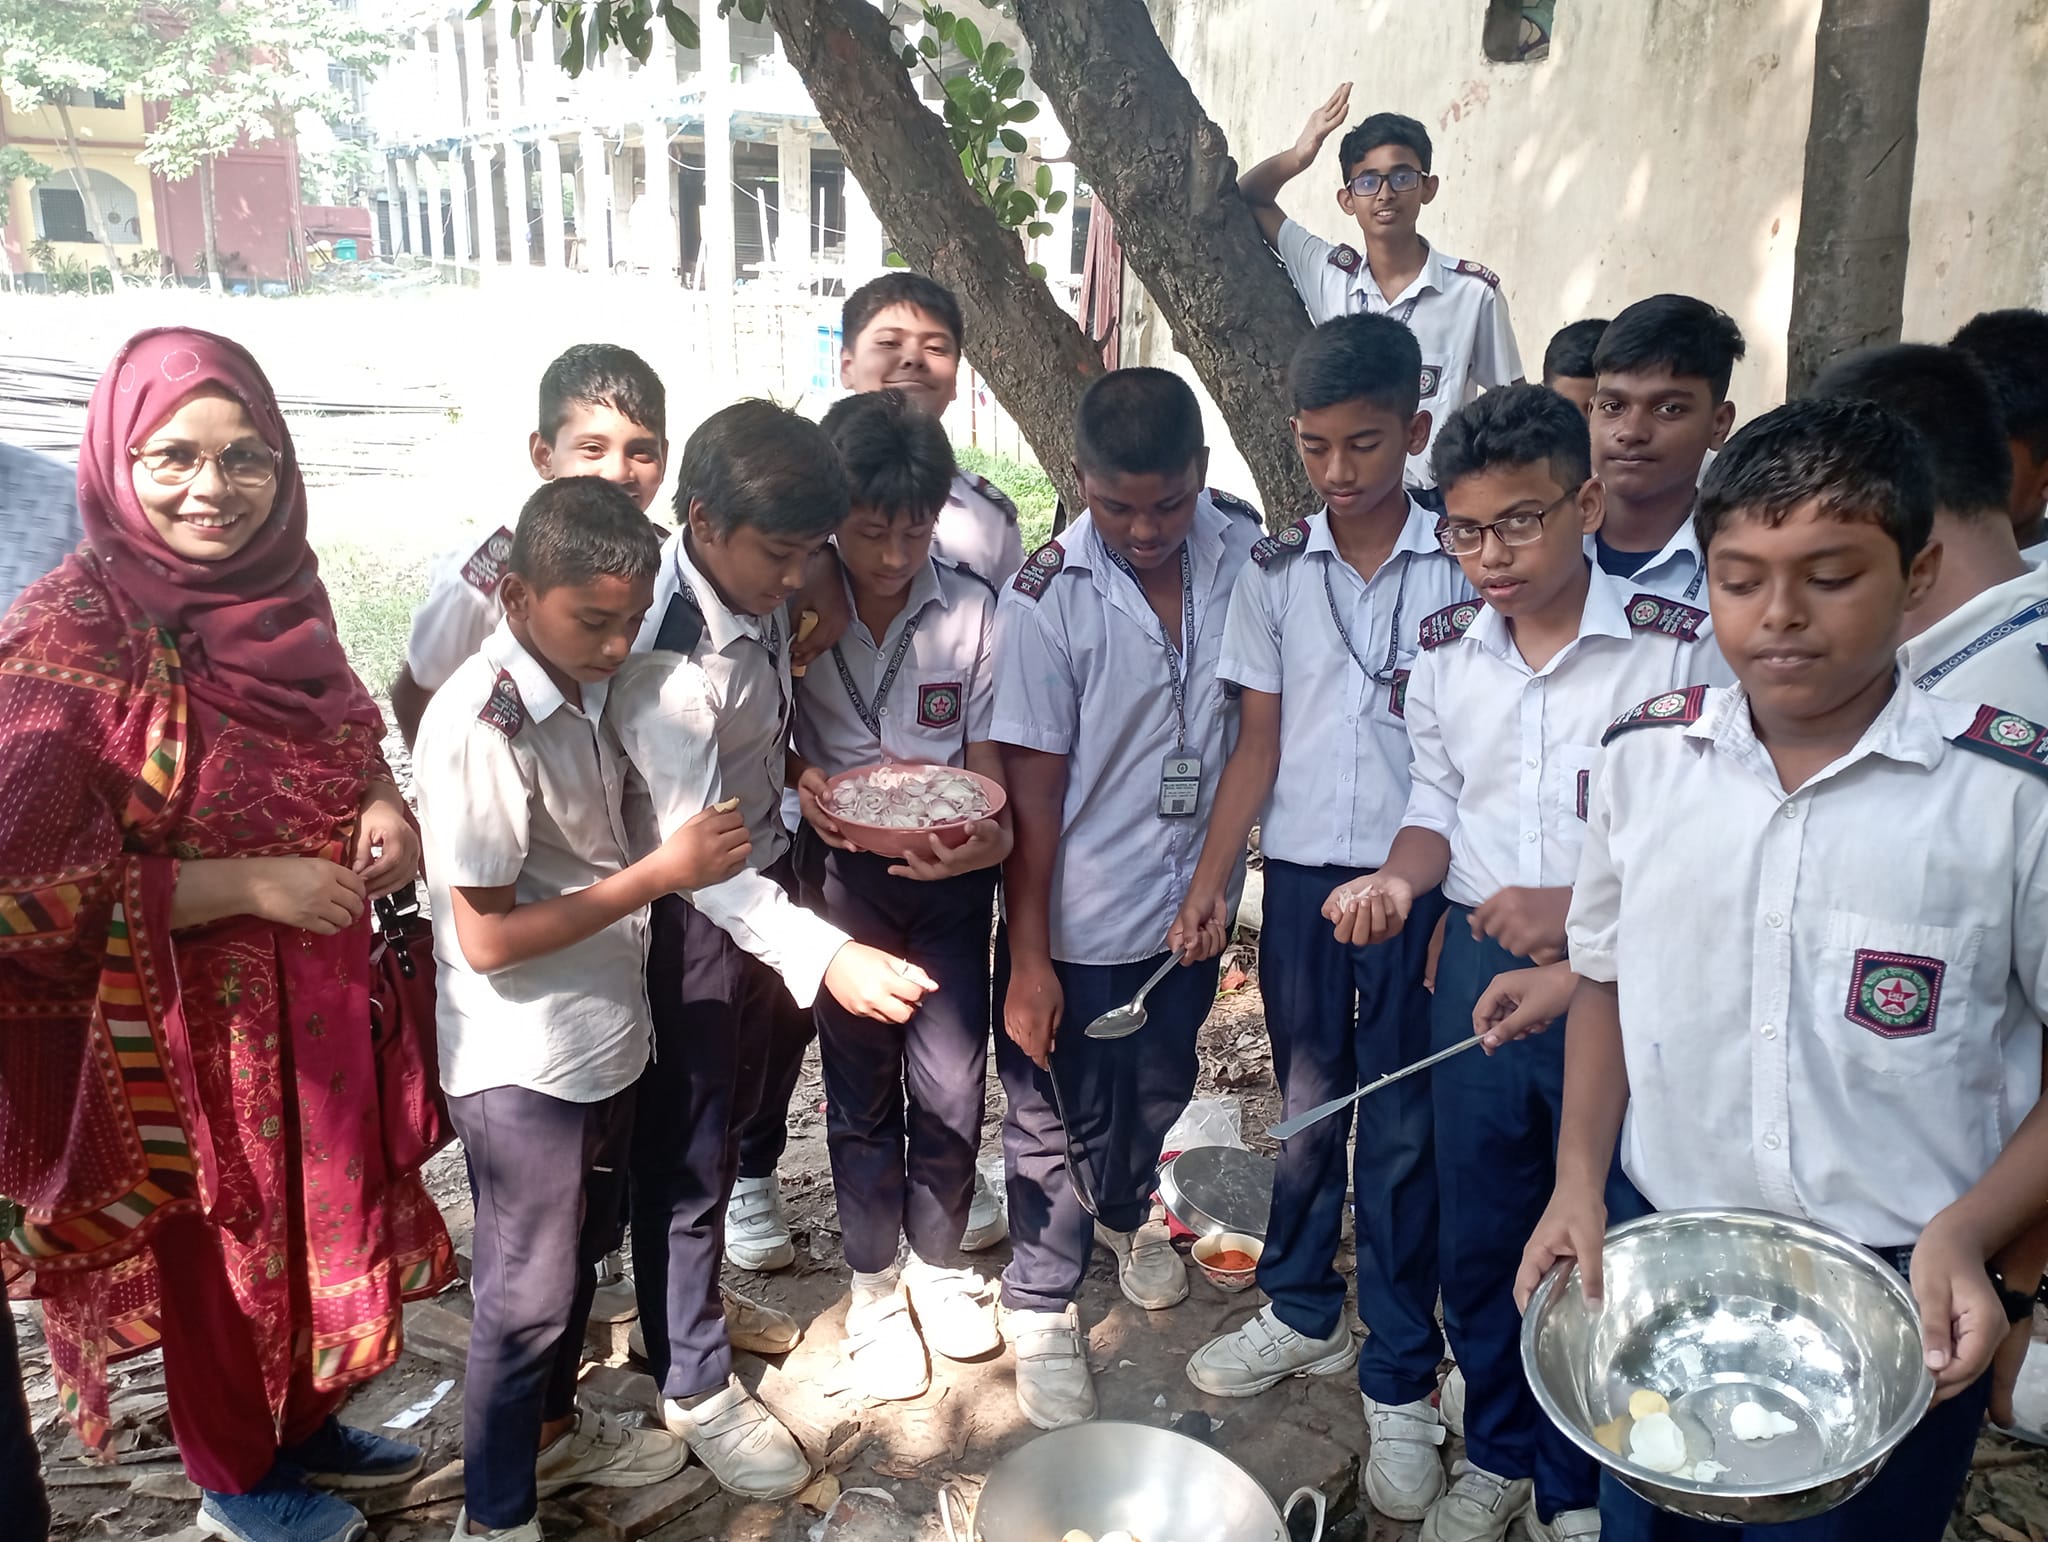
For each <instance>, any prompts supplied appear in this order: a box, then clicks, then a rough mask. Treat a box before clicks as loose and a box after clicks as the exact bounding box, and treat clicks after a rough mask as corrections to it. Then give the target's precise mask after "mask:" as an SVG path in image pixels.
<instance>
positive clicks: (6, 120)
mask: <svg viewBox="0 0 2048 1542" xmlns="http://www.w3.org/2000/svg"><path fill="white" fill-rule="evenodd" d="M71 126H72V129H73V130H74V131H75V132H76V134H77V136H78V153H79V159H80V160H82V161H84V162H85V166H86V169H87V170H88V171H98V172H102V173H104V174H105V175H107V176H110V177H113V178H114V179H115V180H117V181H118V182H120V183H121V184H122V185H123V186H125V187H126V188H127V189H128V190H129V192H131V193H133V194H134V195H135V217H136V223H137V225H138V227H139V229H140V238H139V239H137V240H134V241H116V242H115V245H114V251H115V253H116V255H118V256H120V257H122V258H127V257H130V256H133V255H134V254H135V253H136V252H139V251H142V250H144V249H146V248H149V247H153V246H155V245H156V244H157V235H156V199H155V196H154V193H153V190H152V188H151V186H150V177H149V168H148V167H146V166H144V165H143V164H142V163H141V162H140V161H138V160H137V159H136V157H137V156H138V155H139V154H140V153H141V150H142V135H143V119H142V99H141V98H140V97H139V96H135V95H132V94H131V95H130V96H129V97H128V98H127V100H126V101H125V102H124V103H123V104H122V105H121V106H120V107H119V108H118V109H116V108H107V107H73V108H72V109H71ZM0 142H4V143H6V144H10V145H13V146H15V147H16V148H18V149H20V150H23V151H25V152H26V153H27V154H29V155H33V156H34V157H35V158H36V159H37V160H39V161H41V162H42V163H43V164H44V165H46V166H49V167H52V168H54V172H53V174H52V175H51V176H50V177H49V178H48V179H47V181H46V184H45V185H47V186H55V187H65V188H68V187H70V186H71V185H72V181H71V160H70V157H69V156H68V155H67V154H66V153H65V150H64V125H63V121H62V120H61V119H60V117H59V116H58V114H57V110H56V109H55V108H54V107H42V108H36V109H33V110H29V111H23V110H21V109H19V108H17V107H15V106H14V105H13V104H12V103H10V102H8V101H7V100H6V98H5V97H4V96H0ZM5 212H6V216H7V236H8V241H7V244H8V246H9V248H10V249H11V250H12V251H15V252H19V253H20V257H19V259H18V261H19V264H20V266H21V267H22V268H23V269H24V270H26V271H31V272H33V271H35V268H36V263H35V259H34V258H32V257H30V256H29V255H28V252H29V247H30V245H31V244H32V243H33V242H34V241H35V240H36V239H37V237H36V215H35V189H34V188H33V187H32V186H31V185H30V184H29V183H27V182H24V181H20V180H17V181H16V182H15V183H14V185H13V186H12V188H10V189H9V192H8V197H7V201H6V209H5ZM52 245H53V246H54V247H55V249H56V251H57V253H58V255H59V256H68V257H75V258H77V259H78V260H80V261H81V262H83V263H85V264H86V266H87V267H93V268H98V267H104V266H106V254H105V253H104V252H103V251H102V250H101V249H100V245H99V243H98V242H96V241H57V242H53V243H52Z"/></svg>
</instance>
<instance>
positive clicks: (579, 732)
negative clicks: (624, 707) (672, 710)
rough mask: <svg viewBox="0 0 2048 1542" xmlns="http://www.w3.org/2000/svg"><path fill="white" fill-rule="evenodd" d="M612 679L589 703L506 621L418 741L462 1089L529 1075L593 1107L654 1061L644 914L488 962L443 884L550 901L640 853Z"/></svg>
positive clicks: (440, 1000) (445, 1025) (448, 1068)
mask: <svg viewBox="0 0 2048 1542" xmlns="http://www.w3.org/2000/svg"><path fill="white" fill-rule="evenodd" d="M605 696H606V687H605V686H604V685H603V684H595V685H585V686H583V687H582V702H581V705H578V704H576V703H573V702H571V701H569V700H568V699H567V698H565V697H564V696H563V695H562V692H561V690H560V689H559V688H558V687H557V686H556V685H555V683H554V681H553V680H551V679H550V678H549V677H548V673H547V671H546V669H544V668H543V667H542V666H541V663H540V661H539V660H538V659H536V658H535V657H534V656H533V655H532V654H530V653H528V652H527V651H526V649H525V648H523V647H522V646H520V643H519V641H518V639H517V638H515V637H514V636H513V635H512V631H511V628H510V627H509V626H506V625H502V624H501V625H500V626H499V627H498V628H497V630H495V631H494V632H492V633H491V634H490V635H489V636H488V637H486V638H485V639H484V643H483V646H482V648H480V649H479V650H478V651H477V652H476V653H473V654H472V655H470V657H469V658H468V659H466V660H464V661H463V663H462V664H461V665H459V666H458V667H457V669H456V671H455V673H454V674H453V675H452V676H450V677H449V679H448V681H447V682H446V683H445V684H444V685H443V686H442V687H441V689H440V690H438V691H437V692H436V693H435V695H434V699H433V701H432V703H430V704H429V706H428V708H427V713H426V717H425V719H424V720H423V721H422V723H421V724H420V735H419V743H418V745H417V746H416V747H415V748H414V750H413V761H412V763H413V781H414V791H415V793H416V794H417V795H418V798H419V807H420V828H421V830H422V831H423V833H424V838H425V867H426V873H427V887H428V891H429V893H430V895H431V896H432V900H433V907H434V914H435V915H436V916H439V917H441V918H442V919H441V922H440V924H439V925H437V926H436V927H435V928H434V958H435V962H436V963H437V964H438V965H439V968H440V975H439V990H438V993H437V1005H436V1012H435V1021H436V1026H437V1028H438V1030H439V1039H440V1050H441V1084H442V1086H443V1087H444V1088H445V1089H446V1090H447V1091H448V1092H449V1093H450V1094H451V1095H453V1096H457V1097H461V1096H465V1095H467V1094H469V1093H475V1092H482V1091H485V1090H486V1089H488V1088H491V1087H525V1088H527V1089H529V1090H531V1091H534V1092H543V1093H546V1094H547V1095H548V1096H549V1097H554V1098H561V1099H563V1100H564V1101H565V1102H570V1103H595V1102H597V1101H599V1100H600V1099H602V1098H608V1097H610V1096H611V1095H612V1094H613V1093H615V1092H618V1091H620V1090H621V1089H623V1088H625V1087H629V1086H631V1085H632V1083H633V1081H634V1080H635V1078H637V1077H638V1076H639V1074H640V1071H641V1068H642V1067H643V1066H644V1065H645V1064H646V1063H647V1046H648V1041H649V1036H650V1034H651V1032H652V1018H651V1017H650V1016H649V1013H648V1007H647V994H646V989H645V986H644V984H643V976H644V973H645V968H646V960H647V912H646V911H645V910H644V909H642V910H636V911H634V912H633V913H632V914H630V915H627V916H623V917H621V918H620V919H618V920H616V921H614V922H612V924H611V925H609V926H607V927H606V928H604V930H603V931H600V932H598V933H596V934H595V935H593V936H590V937H586V938H585V939H584V940H583V941H581V942H577V943H572V944H570V945H569V946H568V947H566V948H561V949H558V950H556V951H555V952H553V953H546V954H543V955H541V956H540V957H538V958H531V959H527V960H526V961H524V962H523V963H518V964H513V965H510V966H508V967H506V968H504V969H497V970H493V971H491V972H490V973H488V974H485V973H482V972H480V971H478V970H476V969H473V968H472V967H471V966H470V964H469V961H468V959H467V958H466V957H464V955H463V952H462V947H461V945H460V943H458V942H457V940H456V933H455V923H454V914H455V912H454V908H453V903H452V900H451V897H450V891H451V890H453V889H456V888H484V889H494V888H501V887H503V886H505V885H507V884H510V885H511V886H512V891H513V896H514V899H515V901H516V902H517V903H518V904H522V905H530V904H535V903H538V902H539V901H541V900H548V899H555V898H557V897H559V896H561V895H563V894H569V893H573V892H575V891H576V890H578V889H587V888H589V887H590V886H591V885H592V884H594V883H597V882H598V881H599V880H601V879H604V878H607V877H609V876H611V875H612V874H613V873H617V872H620V871H622V870H623V869H624V868H626V867H627V866H629V865H630V864H631V862H632V855H631V851H630V846H629V843H628V840H627V835H626V827H625V820H624V814H623V809H622V795H623V790H624V784H625V776H626V761H625V756H624V754H623V752H622V750H621V748H620V745H619V742H618V739H617V738H616V737H615V736H614V735H613V734H612V732H611V731H610V730H609V728H607V727H606V725H605V723H604V709H605Z"/></svg>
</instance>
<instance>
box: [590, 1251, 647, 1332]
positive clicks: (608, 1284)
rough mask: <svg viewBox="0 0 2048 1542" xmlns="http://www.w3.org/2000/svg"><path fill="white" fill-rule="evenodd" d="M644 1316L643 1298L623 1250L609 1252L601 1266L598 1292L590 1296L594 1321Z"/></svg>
mask: <svg viewBox="0 0 2048 1542" xmlns="http://www.w3.org/2000/svg"><path fill="white" fill-rule="evenodd" d="M639 1315H640V1298H639V1296H638V1295H637V1294H636V1293H635V1291H634V1289H633V1277H632V1276H631V1275H630V1274H628V1273H627V1272H626V1255H625V1253H624V1252H623V1251H621V1252H617V1253H607V1254H605V1255H604V1257H603V1258H602V1259H600V1260H599V1261H598V1265H597V1294H596V1295H594V1296H592V1297H591V1298H590V1320H591V1321H592V1322H601V1323H614V1322H632V1321H634V1320H635V1319H637V1318H638V1317H639Z"/></svg>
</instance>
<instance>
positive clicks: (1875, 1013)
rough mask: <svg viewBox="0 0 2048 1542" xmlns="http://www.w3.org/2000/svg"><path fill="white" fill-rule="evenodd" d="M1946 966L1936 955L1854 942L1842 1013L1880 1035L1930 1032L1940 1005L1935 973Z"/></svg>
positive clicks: (1913, 1035) (1941, 972)
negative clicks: (1924, 955)
mask: <svg viewBox="0 0 2048 1542" xmlns="http://www.w3.org/2000/svg"><path fill="white" fill-rule="evenodd" d="M1947 971H1948V966H1947V965H1946V964H1944V963H1943V962H1942V961H1941V960H1940V959H1938V958H1921V957H1919V956H1917V955H1915V954H1912V953H1880V952H1878V951H1877V950H1876V949H1875V948H1858V949H1857V950H1856V963H1855V967H1854V968H1852V969H1851V970H1850V971H1849V1001H1848V1005H1847V1007H1846V1008H1845V1010H1844V1014H1843V1015H1844V1016H1846V1017H1847V1018H1848V1019H1849V1021H1850V1022H1852V1023H1854V1024H1855V1025H1856V1026H1857V1027H1859V1028H1868V1029H1869V1030H1870V1031H1871V1032H1872V1033H1874V1034H1876V1035H1877V1036H1878V1037H1879V1038H1880V1039H1917V1038H1919V1037H1920V1036H1921V1035H1923V1034H1929V1033H1932V1032H1934V1019H1935V1014H1936V1012H1937V1011H1939V1009H1940V1007H1941V977H1942V975H1944V974H1945V973H1947Z"/></svg>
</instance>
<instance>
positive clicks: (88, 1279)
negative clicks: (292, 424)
mask: <svg viewBox="0 0 2048 1542" xmlns="http://www.w3.org/2000/svg"><path fill="white" fill-rule="evenodd" d="M78 501H79V510H80V513H81V515H82V516H83V519H84V525H85V542H84V544H83V545H81V546H80V547H79V549H78V550H77V551H76V552H75V553H74V554H73V555H72V556H70V557H69V558H67V559H66V560H65V562H64V564H63V565H62V566H61V567H59V568H58V569H57V571H56V572H54V573H52V574H50V575H49V576H48V577H47V578H44V579H42V580H41V581H40V582H38V583H36V584H34V585H32V586H31V587H30V588H29V589H28V590H27V591H25V592H24V593H23V594H22V595H21V597H20V598H19V599H18V600H17V601H16V602H15V604H14V606H13V607H12V609H10V610H9V611H8V613H7V616H6V619H5V621H4V622H0V1195H5V1196H7V1197H8V1198H9V1199H10V1200H12V1201H14V1202H15V1203H16V1204H17V1205H18V1206H19V1208H20V1212H21V1214H20V1216H19V1219H18V1221H17V1223H16V1225H15V1227H14V1229H13V1231H12V1232H11V1234H9V1235H8V1236H7V1237H6V1238H5V1240H4V1244H0V1265H4V1267H5V1270H6V1272H7V1273H8V1275H9V1276H10V1277H11V1279H12V1280H13V1283H14V1288H15V1290H16V1292H17V1293H32V1294H34V1295H37V1296H39V1297H41V1298H42V1299H43V1302H44V1309H45V1323H46V1328H47V1333H48V1337H49V1347H50V1357H51V1362H52V1365H53V1367H54V1369H55V1370H56V1373H57V1376H58V1379H59V1382H60V1387H61V1390H62V1392H63V1394H64V1405H65V1408H66V1410H67V1412H68V1413H69V1414H70V1416H71V1418H72V1421H73V1423H74V1424H75V1426H76V1428H77V1430H78V1433H79V1435H80V1437H81V1439H83V1440H84V1442H85V1443H86V1445H87V1446H88V1447H90V1448H93V1449H95V1450H102V1451H103V1450H104V1449H105V1447H106V1443H107V1439H108V1433H109V1432H108V1419H107V1363H108V1361H109V1360H110V1359H113V1358H118V1357H119V1356H121V1355H124V1354H129V1353H134V1352H137V1351H140V1350H143V1349H147V1348H152V1347H157V1346H159V1345H160V1346H161V1347H162V1350H163V1356H164V1379H165V1384H166V1386H165V1390H166V1392H167V1393H168V1395H169V1398H170V1415H171V1427H172V1430H173V1432H174V1434H175V1435H176V1437H177V1441H178V1447H179V1450H180V1452H181V1454H182V1456H183V1458H184V1462H185V1468H186V1471H187V1472H188V1473H189V1474H190V1475H191V1477H192V1478H193V1480H194V1481H195V1482H196V1483H197V1484H198V1485H199V1487H200V1488H201V1489H202V1490H203V1491H205V1492H204V1497H203V1499H202V1501H201V1508H200V1524H201V1526H202V1527H203V1528H204V1529H205V1530H207V1531H209V1532H210V1533H212V1534H214V1535H217V1536H225V1537H231V1538H241V1539H246V1542H256V1539H259V1538H260V1539H262V1542H287V1539H288V1542H350V1539H352V1538H355V1537H358V1536H361V1535H362V1534H363V1533H364V1530H365V1527H364V1523H363V1520H362V1517H361V1516H360V1515H359V1514H358V1513H357V1512H356V1510H355V1509H354V1507H353V1506H350V1505H348V1504H345V1503H343V1502H342V1501H341V1500H339V1499H335V1498H333V1497H331V1496H330V1495H328V1494H326V1493H324V1492H322V1491H321V1490H322V1488H326V1487H333V1488H351V1487H357V1488H360V1487H370V1486H374V1485H376V1484H379V1483H383V1482H389V1481H393V1480H395V1479H398V1478H402V1477H405V1476H408V1475H410V1474H411V1473H412V1472H414V1471H416V1470H417V1469H418V1467H419V1465H420V1453H419V1452H418V1451H417V1450H416V1449H414V1448H413V1447H410V1446H402V1445H399V1444H398V1443H397V1442H393V1441H386V1440H383V1439H381V1438H379V1437H377V1436H374V1435H371V1434H369V1433H367V1432H365V1431H359V1430H353V1429H350V1428H349V1427H347V1426H344V1425H342V1424H340V1423H338V1422H337V1421H336V1420H335V1419H334V1417H333V1415H334V1411H335V1410H336V1409H337V1408H338V1407H339V1406H340V1404H341V1402H342V1400H343V1399H344V1398H345V1397H346V1395H347V1392H348V1389H349V1388H350V1387H352V1386H354V1385H356V1384H357V1383H359V1382H362V1381H365V1380H367V1379H368V1378H370V1377H372V1376H375V1375H376V1374H377V1373H378V1372H379V1371H381V1370H383V1369H385V1368H386V1367H387V1366H389V1365H390V1364H391V1363H392V1361H393V1360H394V1359H395V1358H396V1357H397V1354H398V1345H399V1326H400V1310H401V1305H402V1302H403V1300H404V1299H405V1298H407V1297H410V1296H413V1295H416V1294H425V1293H429V1292H431V1291H433V1290H436V1289H438V1288H440V1286H441V1285H442V1284H444V1283H445V1282H446V1280H447V1279H448V1277H449V1274H450V1266H451V1263H452V1253H451V1250H450V1247H449V1243H448V1236H447V1232H446V1231H445V1229H444V1228H443V1227H442V1224H441V1220H440V1217H439V1216H438V1215H437V1214H436V1213H435V1211H434V1208H433V1205H432V1204H431V1202H430V1201H429V1200H428V1199H427V1197H426V1193H425V1190H424V1189H423V1188H422V1187H421V1185H420V1182H419V1179H418V1176H417V1175H416V1174H411V1173H408V1174H393V1173H389V1172H387V1171H386V1168H385V1159H384V1155H383V1149H384V1148H383V1142H382V1136H381V1128H382V1127H381V1124H380V1118H381V1115H380V1112H379V1104H378V1095H377V1082H376V1076H375V1068H374V1063H373V1060H372V1055H371V1047H370V1032H369V995H368V991H369V983H370V976H371V971H370V943H371V935H370V924H369V918H368V901H369V900H371V899H373V898H375V897H377V896H379V895H380V894H384V893H388V892H390V891H392V890H394V889H396V888H399V887H401V886H403V885H405V884H407V883H409V882H411V881H412V879H413V877H414V875H415V871H416V869H417V865H418V855H419V842H418V836H417V833H416V832H415V830H414V829H413V827H412V825H411V823H410V820H409V818H408V816H407V813H406V809H405V804H404V802H403V800H402V799H401V797H400V796H399V792H398V789H397V788H396V787H395V786H394V785H393V784H392V779H391V772H390V769H389V767H387V766H386V765H385V763H384V757H383V754H382V752H381V751H380V749H379V744H380V741H381V739H382V736H383V724H382V721H381V720H380V718H379V716H378V713H377V709H376V707H375V705H374V704H373V703H372V702H371V700H370V698H369V695H368V694H367V693H366V692H365V691H364V689H363V687H362V684H361V682H359V681H358V680H357V679H356V677H355V675H354V674H353V673H351V671H350V670H349V667H348V662H347V660H346V659H345V658H344V657H343V655H342V650H341V645H340V643H339V642H338V641H337V639H336V637H335V633H334V617H333V611H332V609H331V607H330V606H329V604H328V600H327V593H326V591H325V589H323V588H322V587H321V584H320V579H319V576H318V570H317V564H316V563H315V560H314V557H313V553H312V550H311V549H310V548H309V547H308V545H307V543H306V491H305V484H304V482H303V481H302V479H301V477H300V474H299V466H298V460H297V457H296V456H295V454H294V453H293V450H292V441H291V435H290V434H289V433H288V432H287V431H286V429H285V426H284V423H283V421H282V419H281V417H280V416H279V413H278V407H277V400H276V397H275V396H274V395H273V394H272V392H271V389H270V385H269V382H268V381H266V380H265V379H264V377H263V373H262V371H261V370H260V369H258V368H257V366H256V362H255V360H253V359H252V358H250V357H249V355H248V354H247V353H246V352H244V351H243V350H242V349H241V348H240V347H239V346H237V345H236V344H234V343H231V342H229V341H227V340H226V339H224V338H219V337H214V336H212V335H210V334H208V333H204V332H196V331H190V330H184V329H176V330H160V331H149V332H143V333H141V334H139V335H137V336H136V337H134V338H133V339H131V340H130V341H129V343H128V344H127V346H125V347H124V348H123V349H122V350H121V352H120V354H119V355H118V356H117V357H116V358H115V360H114V362H113V364H112V365H111V366H109V368H108V370H107V372H106V375H105V376H104V377H103V378H102V379H101V380H100V383H99V386H98V388H97V389H96V390H95V391H94V393H93V399H92V405H91V408H90V410H89V412H88V414H87V418H86V436H85V442H84V444H83V445H82V446H81V449H80V455H79V466H78Z"/></svg>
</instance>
